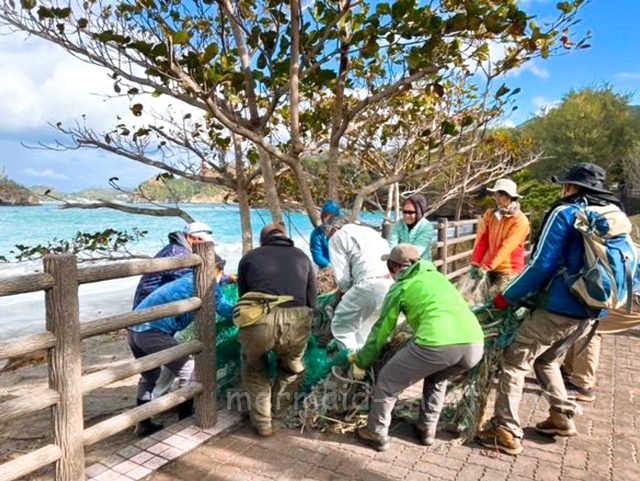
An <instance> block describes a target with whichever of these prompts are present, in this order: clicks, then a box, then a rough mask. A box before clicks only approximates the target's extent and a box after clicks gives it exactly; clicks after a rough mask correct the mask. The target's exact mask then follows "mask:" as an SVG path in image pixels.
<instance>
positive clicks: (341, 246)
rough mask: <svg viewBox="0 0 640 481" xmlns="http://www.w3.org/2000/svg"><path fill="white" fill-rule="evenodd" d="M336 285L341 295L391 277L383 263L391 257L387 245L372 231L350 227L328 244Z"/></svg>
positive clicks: (342, 230) (347, 226) (344, 228)
mask: <svg viewBox="0 0 640 481" xmlns="http://www.w3.org/2000/svg"><path fill="white" fill-rule="evenodd" d="M329 247H330V249H331V259H332V261H331V264H332V267H333V275H334V277H335V279H336V284H338V288H339V289H340V290H341V291H342V292H347V291H348V290H349V288H350V287H351V286H353V285H355V284H358V283H359V282H362V281H365V280H367V279H374V278H376V277H386V276H388V275H389V270H388V269H387V264H386V263H385V262H384V261H382V260H381V257H382V256H383V255H384V254H388V253H389V245H388V244H387V242H386V241H385V240H384V239H383V238H382V236H380V234H378V233H377V232H376V231H375V230H373V229H372V228H371V227H367V226H363V225H356V224H347V225H345V226H344V227H342V228H341V229H340V230H339V231H338V232H336V233H335V234H334V235H333V236H332V237H331V240H330V241H329Z"/></svg>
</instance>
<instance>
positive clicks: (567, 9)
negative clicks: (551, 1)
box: [556, 2, 573, 15]
mask: <svg viewBox="0 0 640 481" xmlns="http://www.w3.org/2000/svg"><path fill="white" fill-rule="evenodd" d="M556 7H557V8H558V10H561V11H562V13H564V14H567V15H568V14H570V13H571V12H572V11H573V5H571V3H569V2H560V3H558V4H557V5H556Z"/></svg>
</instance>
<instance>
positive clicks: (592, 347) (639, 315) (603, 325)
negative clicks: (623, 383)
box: [562, 296, 640, 389]
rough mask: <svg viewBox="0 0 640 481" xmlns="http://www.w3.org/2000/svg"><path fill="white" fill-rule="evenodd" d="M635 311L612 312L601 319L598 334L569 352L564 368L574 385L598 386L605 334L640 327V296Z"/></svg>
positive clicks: (578, 343)
mask: <svg viewBox="0 0 640 481" xmlns="http://www.w3.org/2000/svg"><path fill="white" fill-rule="evenodd" d="M633 311H634V312H632V313H631V314H628V313H627V312H626V309H619V310H615V311H611V312H610V314H609V315H608V316H607V317H603V318H602V319H600V323H599V324H598V332H597V334H596V335H595V336H593V338H592V339H591V340H590V341H589V343H588V344H587V345H586V346H585V344H586V342H587V340H586V339H580V340H579V341H578V342H576V343H575V344H574V345H573V346H571V348H569V350H568V351H567V356H566V357H565V359H564V364H562V368H563V369H564V371H565V372H566V373H567V375H568V376H569V380H570V381H571V383H572V384H574V385H576V386H578V387H580V388H582V389H591V388H593V387H594V386H595V385H596V370H597V369H598V363H599V361H600V346H601V344H602V335H603V334H616V333H619V332H624V331H627V330H629V329H631V328H633V327H637V326H640V296H634V302H633Z"/></svg>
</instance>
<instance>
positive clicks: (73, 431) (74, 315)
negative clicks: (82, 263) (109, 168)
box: [0, 243, 217, 481]
mask: <svg viewBox="0 0 640 481" xmlns="http://www.w3.org/2000/svg"><path fill="white" fill-rule="evenodd" d="M43 266H44V271H45V272H44V273H38V274H28V275H22V276H16V277H13V278H10V279H0V296H9V295H16V294H23V293H28V292H36V291H45V310H46V332H42V333H37V334H30V335H26V336H22V337H19V338H16V339H12V340H9V341H1V342H0V359H11V358H16V357H20V356H25V355H30V354H33V353H36V352H38V351H43V350H48V356H47V359H48V362H49V365H48V371H49V383H48V386H41V387H36V388H34V389H31V390H30V392H29V393H28V394H25V395H23V396H21V397H18V398H15V399H10V400H7V401H4V402H2V403H0V423H4V422H7V421H11V420H12V419H16V418H23V417H25V416H29V415H31V414H33V413H35V412H38V411H41V410H43V409H47V408H52V407H53V408H54V409H53V410H52V411H51V414H52V418H53V440H54V443H53V444H51V445H48V446H45V447H43V448H40V449H37V450H34V451H33V452H31V453H28V454H25V455H23V456H20V457H17V458H15V459H12V460H11V461H8V462H6V463H4V464H2V465H0V481H12V480H15V479H17V478H19V477H21V476H24V475H27V474H29V473H31V472H33V471H35V470H37V469H40V468H43V467H46V466H48V465H50V464H52V463H54V464H55V466H54V468H55V469H54V480H55V481H76V480H81V479H84V478H85V472H84V464H85V461H84V447H85V446H89V445H91V444H94V443H96V442H98V441H101V440H103V439H105V438H107V437H109V436H112V435H114V434H116V433H118V432H120V431H122V430H124V429H127V428H130V427H132V426H135V425H136V424H137V423H138V422H140V421H142V420H144V419H147V418H149V417H150V416H154V415H157V414H160V413H162V412H165V411H167V410H168V409H171V408H174V407H175V406H177V405H179V404H180V403H182V402H184V401H187V400H189V399H192V398H195V407H196V425H197V426H199V427H202V428H210V427H212V426H213V425H215V422H216V419H217V418H216V413H217V403H216V397H215V393H216V379H215V372H216V367H215V295H214V289H215V279H214V274H215V253H214V250H213V244H212V243H202V244H197V245H195V246H194V254H192V255H188V256H185V257H176V258H161V259H148V260H133V261H126V262H116V263H113V264H109V265H100V266H91V267H85V268H80V269H78V266H77V259H76V258H75V256H72V255H68V254H63V255H51V256H46V257H45V258H44V259H43ZM188 267H193V268H194V297H191V298H188V299H184V300H180V301H176V302H172V303H169V304H165V305H162V306H158V307H154V308H150V309H146V310H142V311H134V312H127V313H124V314H119V315H115V316H109V317H104V318H99V319H92V320H89V321H87V322H84V323H82V324H81V323H80V318H79V298H78V286H79V285H81V284H87V283H91V282H101V281H106V280H111V279H119V278H123V277H129V276H136V275H141V274H149V273H155V272H163V271H167V270H174V269H180V268H188ZM203 299H207V302H203ZM189 312H194V324H195V329H194V332H195V333H196V338H195V339H194V340H193V341H189V342H185V343H182V344H179V345H177V346H174V347H172V348H170V349H166V350H164V351H161V352H158V353H154V354H151V355H148V356H145V357H142V358H139V359H134V360H129V361H125V362H122V363H117V364H112V365H109V366H108V367H106V368H103V369H99V370H97V371H94V372H91V373H89V374H85V375H82V358H81V355H80V343H81V341H82V340H83V339H87V338H90V337H94V336H98V335H101V334H106V333H109V332H113V331H118V330H120V329H124V328H128V327H131V326H134V325H137V324H141V323H145V322H150V321H155V320H157V319H162V318H165V317H170V316H179V315H182V314H186V313H189ZM187 356H194V357H195V371H196V372H195V374H194V375H195V378H196V381H195V382H194V383H192V384H190V385H189V386H184V387H181V388H179V389H178V390H176V391H174V392H172V393H169V394H166V395H164V396H162V397H161V398H158V399H155V400H153V401H151V402H149V403H147V404H145V405H143V406H138V407H132V409H130V410H128V411H126V412H124V413H121V414H118V415H116V416H113V417H111V418H110V419H107V420H104V421H102V422H100V423H98V424H96V425H94V426H91V427H89V428H87V429H84V419H83V416H82V405H83V397H84V396H85V395H87V394H89V393H91V392H92V391H94V390H96V389H99V388H101V387H104V386H107V385H110V384H112V383H114V382H118V381H121V380H123V379H126V378H129V377H131V376H133V375H136V374H140V373H141V372H145V371H149V370H151V369H155V368H157V367H160V366H163V365H165V364H167V363H170V362H171V361H175V360H177V359H182V358H185V357H187ZM204 363H206V364H208V365H203V364H204Z"/></svg>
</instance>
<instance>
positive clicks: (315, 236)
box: [309, 200, 340, 269]
mask: <svg viewBox="0 0 640 481" xmlns="http://www.w3.org/2000/svg"><path fill="white" fill-rule="evenodd" d="M334 215H335V216H337V215H340V206H339V205H338V204H336V203H335V202H334V201H332V200H330V201H328V202H327V203H326V204H324V206H323V207H322V211H321V212H320V219H321V220H322V225H319V226H318V227H316V228H315V229H313V231H312V232H311V239H310V240H309V250H310V251H311V257H312V258H313V262H315V263H316V265H317V266H318V267H319V268H320V269H325V268H326V267H329V264H331V260H330V258H329V239H328V238H327V236H326V234H325V233H324V226H325V224H326V223H327V221H328V220H329V219H331V218H332V217H333V216H334Z"/></svg>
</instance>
